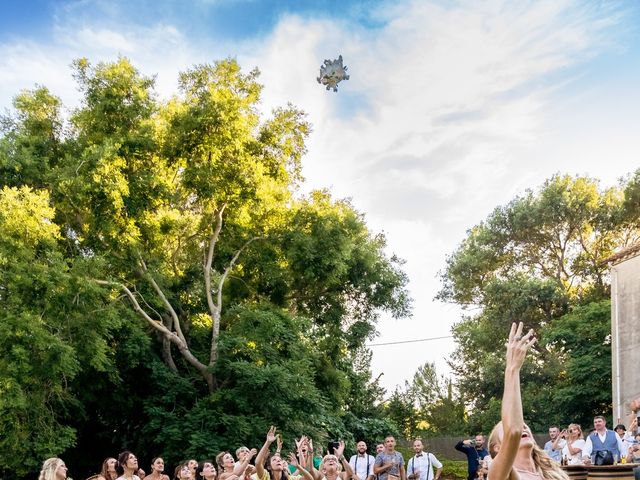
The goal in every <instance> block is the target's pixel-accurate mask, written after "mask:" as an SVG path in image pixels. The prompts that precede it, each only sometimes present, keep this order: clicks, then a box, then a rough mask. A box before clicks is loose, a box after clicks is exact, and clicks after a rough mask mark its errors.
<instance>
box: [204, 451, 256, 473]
mask: <svg viewBox="0 0 640 480" xmlns="http://www.w3.org/2000/svg"><path fill="white" fill-rule="evenodd" d="M255 455H256V449H255V448H252V449H251V450H249V452H248V453H247V454H246V455H245V456H244V458H243V459H242V460H241V461H240V462H237V463H236V465H235V466H234V467H233V471H232V472H222V473H221V474H220V476H219V477H218V478H219V480H233V479H232V478H231V477H232V476H235V477H237V478H243V477H244V476H245V472H246V470H247V467H248V466H249V462H250V461H251V459H252V458H253V457H255ZM194 480H195V479H194Z"/></svg>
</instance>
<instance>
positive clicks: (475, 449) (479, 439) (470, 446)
mask: <svg viewBox="0 0 640 480" xmlns="http://www.w3.org/2000/svg"><path fill="white" fill-rule="evenodd" d="M455 449H456V450H458V451H459V452H462V453H464V454H465V455H466V456H467V463H468V465H467V479H468V480H474V479H475V478H476V472H477V471H478V467H479V466H480V462H481V461H482V460H484V457H486V456H488V455H489V452H488V451H487V449H486V448H484V437H483V436H482V435H476V436H475V438H474V439H473V440H460V441H459V442H458V443H457V444H456V446H455Z"/></svg>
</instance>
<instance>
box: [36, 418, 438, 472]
mask: <svg viewBox="0 0 640 480" xmlns="http://www.w3.org/2000/svg"><path fill="white" fill-rule="evenodd" d="M274 442H275V443H276V449H275V451H274V452H271V445H272V444H273V443H274ZM295 443H296V452H295V453H290V454H289V455H288V456H285V455H284V454H283V452H282V440H281V437H280V435H279V434H276V429H275V427H271V429H269V432H268V433H267V436H266V440H265V442H264V445H262V448H261V449H260V450H259V451H257V450H256V449H255V448H254V449H249V448H247V447H240V448H238V449H236V451H235V458H234V456H233V455H232V454H231V453H230V452H220V453H219V454H218V455H217V456H216V458H215V460H204V461H200V462H198V461H196V460H195V459H191V460H187V461H185V462H184V463H182V464H180V465H178V466H177V467H176V469H175V471H174V472H173V479H174V480H440V474H441V472H442V463H440V462H439V461H438V459H437V458H436V457H435V456H434V455H433V454H432V453H424V452H423V450H424V446H423V444H422V441H421V440H416V441H414V442H413V450H414V452H415V455H414V456H413V457H412V458H411V459H410V460H409V462H408V464H407V466H406V469H405V463H404V458H403V456H402V454H401V453H400V452H398V451H397V450H396V449H395V447H396V440H395V438H394V437H393V436H388V437H387V438H385V440H384V443H380V444H378V445H376V456H375V457H374V456H372V455H369V454H368V452H367V444H366V443H365V442H364V441H360V442H358V443H357V445H356V449H357V451H356V453H355V454H354V455H353V456H352V457H351V458H350V460H349V461H347V460H346V458H345V456H344V449H345V444H344V442H332V443H331V444H330V445H329V449H328V451H327V453H326V455H324V456H322V457H321V456H317V455H315V452H314V448H313V441H312V440H311V439H309V438H308V437H306V436H303V437H301V438H300V439H297V440H296V442H295ZM254 457H255V461H253V462H252V460H254ZM434 468H435V469H436V470H435V475H434V472H433V469H434ZM164 469H165V464H164V461H163V459H162V458H160V457H157V458H154V459H153V460H152V461H151V469H150V471H149V473H146V472H145V471H144V470H143V469H142V468H140V465H139V464H138V459H137V457H136V456H135V455H134V454H133V453H132V452H130V451H128V450H127V451H124V452H122V453H120V455H118V458H117V459H116V458H113V457H109V458H106V459H105V460H104V462H102V468H101V471H100V473H98V474H96V475H93V476H91V477H89V478H88V479H87V480H143V479H146V480H170V479H169V476H168V475H167V474H166V473H165V471H164ZM66 478H67V467H66V465H65V463H64V461H62V460H61V459H59V458H50V459H48V460H46V461H45V462H44V464H43V466H42V471H41V472H40V477H39V480H65V479H66Z"/></svg>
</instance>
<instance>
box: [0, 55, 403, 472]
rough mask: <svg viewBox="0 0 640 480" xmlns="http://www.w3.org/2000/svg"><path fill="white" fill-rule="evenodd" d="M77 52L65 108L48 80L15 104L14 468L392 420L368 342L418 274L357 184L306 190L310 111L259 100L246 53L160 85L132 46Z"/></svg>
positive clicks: (0, 426)
mask: <svg viewBox="0 0 640 480" xmlns="http://www.w3.org/2000/svg"><path fill="white" fill-rule="evenodd" d="M73 70H74V78H75V79H76V81H77V83H78V86H79V90H80V92H81V95H82V97H81V103H80V106H79V107H78V108H76V109H75V110H73V111H72V112H71V113H70V115H68V117H67V116H65V115H63V112H64V107H63V105H62V103H61V101H60V100H59V99H58V98H57V97H55V95H53V94H52V93H51V92H50V91H49V90H48V89H47V88H46V87H43V86H37V87H36V88H34V89H32V90H24V91H22V92H20V93H19V94H18V95H17V96H16V97H15V99H14V110H13V111H12V112H11V113H10V114H9V115H6V116H4V117H3V118H2V122H1V126H2V130H1V133H0V187H1V188H2V190H1V195H0V231H2V235H0V262H1V263H2V265H3V269H2V271H1V272H0V309H2V313H3V317H4V318H5V320H4V321H3V323H2V326H0V328H2V329H3V333H4V335H2V338H1V339H0V348H1V349H2V353H3V354H2V356H1V359H0V362H1V363H2V368H1V369H0V378H1V383H0V391H1V392H2V395H0V416H1V417H2V421H1V422H0V437H1V438H2V440H1V444H2V446H3V448H2V452H1V453H0V472H2V471H5V472H9V471H11V472H13V473H15V474H17V475H23V474H25V473H28V472H34V471H35V470H36V469H37V467H38V465H39V463H40V462H41V461H42V459H43V458H45V457H46V456H49V455H60V454H62V453H64V454H65V455H66V457H67V458H68V459H69V460H68V463H69V464H70V465H73V466H74V468H75V469H77V470H79V471H82V472H83V473H87V474H89V473H95V471H96V469H97V468H98V466H99V465H100V462H101V461H102V458H103V457H105V456H106V455H115V454H116V453H117V452H118V451H119V450H120V449H122V448H125V447H127V448H131V449H133V450H135V451H136V453H137V454H138V455H140V456H143V457H144V456H148V457H151V456H156V455H159V454H160V455H163V456H164V457H165V458H166V459H167V460H168V461H171V462H176V461H179V460H181V459H184V458H187V457H190V456H199V457H204V456H212V455H213V454H215V453H217V452H218V451H220V449H222V448H223V447H229V446H230V445H235V444H246V443H252V442H253V443H254V444H256V443H255V442H257V441H259V439H262V436H263V433H264V431H266V429H267V427H268V425H271V424H278V425H279V426H281V427H282V428H283V429H284V433H285V434H290V435H293V434H300V433H301V432H302V431H304V432H306V433H309V434H312V435H315V436H316V437H317V438H318V439H322V438H327V437H331V438H335V437H338V436H340V437H342V438H346V439H350V438H352V437H351V432H354V433H355V434H357V435H361V436H362V437H366V438H369V439H374V438H375V437H376V436H377V435H380V432H382V431H384V433H386V431H388V430H389V429H393V428H394V426H393V424H392V423H390V421H389V420H388V418H387V417H386V416H385V415H384V412H383V410H382V408H381V406H380V405H379V402H380V400H381V396H382V393H383V391H382V390H381V388H380V387H379V385H378V384H377V382H376V381H375V380H372V379H371V373H370V368H369V365H370V354H369V353H368V351H367V350H366V348H365V342H366V340H367V339H371V338H373V337H374V336H375V332H376V321H377V318H378V315H380V313H381V312H388V313H390V314H392V315H394V316H395V317H398V318H400V317H403V316H406V315H408V314H409V311H410V299H409V297H408V294H407V290H406V283H407V278H406V275H405V274H404V273H403V271H402V261H401V260H400V259H398V258H397V257H395V256H388V255H387V253H386V243H385V239H384V236H382V235H381V234H375V233H373V232H371V231H370V230H369V229H368V227H367V225H366V222H365V219H364V216H363V215H362V214H360V213H358V212H357V211H356V210H355V209H354V208H353V207H352V206H351V205H350V203H349V202H348V201H346V200H338V199H334V198H332V197H331V195H330V194H329V193H328V192H326V191H314V192H311V193H309V194H307V195H301V194H300V193H299V191H300V186H301V185H302V182H303V178H302V175H301V172H302V166H301V161H302V158H303V155H304V154H305V151H306V150H305V140H306V138H307V136H308V134H309V132H310V128H311V127H310V125H309V123H308V122H307V120H306V117H305V114H304V113H303V112H302V111H300V110H299V109H297V108H295V107H293V106H291V105H287V106H285V107H282V108H278V109H276V110H274V111H273V112H272V113H271V115H270V116H268V117H267V116H265V115H264V114H263V112H261V111H260V110H259V101H260V94H261V89H262V87H261V85H260V84H259V83H258V77H259V73H258V72H257V71H256V70H254V71H251V72H248V73H246V72H243V71H242V70H241V69H240V67H239V65H238V64H237V62H235V61H233V60H224V61H220V62H216V63H214V64H203V65H197V66H194V67H193V68H191V69H189V70H187V71H185V72H183V73H181V74H180V76H179V91H178V92H176V94H175V95H174V96H173V97H172V98H170V99H168V100H167V101H161V100H159V99H158V96H157V94H156V93H155V91H154V79H153V77H148V76H145V75H143V74H141V73H140V72H139V71H138V70H137V69H136V68H135V67H134V66H133V65H132V64H131V63H130V62H129V61H128V60H127V59H125V58H120V59H118V60H116V61H114V62H107V63H98V64H97V65H92V64H91V63H90V62H89V61H88V60H87V59H79V60H77V61H76V62H74V65H73ZM267 399H268V400H267ZM34 425H37V428H34ZM289 438H291V436H289ZM24 459H27V460H24Z"/></svg>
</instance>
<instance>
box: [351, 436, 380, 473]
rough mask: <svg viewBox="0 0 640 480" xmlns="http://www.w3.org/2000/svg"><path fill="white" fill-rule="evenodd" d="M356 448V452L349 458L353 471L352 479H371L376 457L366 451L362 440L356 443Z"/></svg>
mask: <svg viewBox="0 0 640 480" xmlns="http://www.w3.org/2000/svg"><path fill="white" fill-rule="evenodd" d="M356 449H357V450H358V453H357V454H356V455H354V456H352V457H351V459H350V460H349V464H350V465H351V468H352V469H353V473H354V475H353V480H373V478H374V474H373V465H374V464H375V463H376V459H375V458H374V457H372V456H371V455H369V454H368V453H367V444H366V443H364V442H363V441H359V442H358V443H357V445H356Z"/></svg>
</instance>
